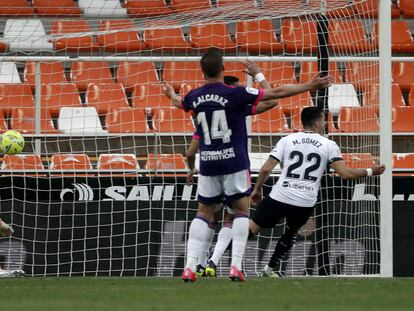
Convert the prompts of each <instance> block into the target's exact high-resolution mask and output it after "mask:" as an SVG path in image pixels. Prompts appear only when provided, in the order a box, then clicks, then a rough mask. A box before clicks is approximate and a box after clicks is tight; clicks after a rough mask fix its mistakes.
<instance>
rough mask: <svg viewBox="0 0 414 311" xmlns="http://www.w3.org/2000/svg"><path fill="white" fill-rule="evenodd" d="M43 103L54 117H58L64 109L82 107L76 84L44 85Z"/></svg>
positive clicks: (42, 91)
mask: <svg viewBox="0 0 414 311" xmlns="http://www.w3.org/2000/svg"><path fill="white" fill-rule="evenodd" d="M41 103H42V108H45V109H48V110H49V112H50V115H51V116H52V117H57V116H58V115H59V111H60V108H62V107H78V108H79V107H82V102H81V99H80V96H79V93H78V89H77V88H76V84H75V83H59V84H42V89H41Z"/></svg>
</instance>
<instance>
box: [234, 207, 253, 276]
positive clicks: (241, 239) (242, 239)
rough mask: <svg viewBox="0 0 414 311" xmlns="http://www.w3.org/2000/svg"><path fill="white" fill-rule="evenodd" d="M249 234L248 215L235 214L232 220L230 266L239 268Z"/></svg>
mask: <svg viewBox="0 0 414 311" xmlns="http://www.w3.org/2000/svg"><path fill="white" fill-rule="evenodd" d="M248 235H249V217H248V216H247V215H246V214H237V215H235V216H234V220H233V249H232V259H231V266H232V267H236V268H237V269H239V270H241V265H242V259H243V255H244V251H245V248H246V242H247V237H248Z"/></svg>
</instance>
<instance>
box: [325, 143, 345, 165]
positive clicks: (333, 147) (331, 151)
mask: <svg viewBox="0 0 414 311" xmlns="http://www.w3.org/2000/svg"><path fill="white" fill-rule="evenodd" d="M341 160H343V158H342V154H341V149H340V148H339V146H338V145H337V143H336V142H334V141H332V140H330V141H329V144H328V164H331V163H333V162H335V161H341Z"/></svg>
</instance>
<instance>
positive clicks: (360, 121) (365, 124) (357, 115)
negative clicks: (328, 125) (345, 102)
mask: <svg viewBox="0 0 414 311" xmlns="http://www.w3.org/2000/svg"><path fill="white" fill-rule="evenodd" d="M338 127H339V130H340V131H341V132H345V133H366V132H378V131H379V125H378V118H377V115H376V113H375V109H373V108H371V107H341V108H340V110H339V116H338Z"/></svg>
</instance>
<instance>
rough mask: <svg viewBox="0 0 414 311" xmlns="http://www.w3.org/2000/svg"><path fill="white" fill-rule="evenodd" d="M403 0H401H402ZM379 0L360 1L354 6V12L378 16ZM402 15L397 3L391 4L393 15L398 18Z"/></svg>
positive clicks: (367, 15)
mask: <svg viewBox="0 0 414 311" xmlns="http://www.w3.org/2000/svg"><path fill="white" fill-rule="evenodd" d="M400 1H401V0H400ZM378 2H379V1H378V0H367V1H363V2H359V3H357V4H354V5H353V6H352V8H353V11H354V13H355V14H356V15H357V16H358V17H375V18H377V17H378V9H379V3H378ZM399 16H400V9H399V8H398V7H397V6H396V5H395V4H392V5H391V17H392V18H396V17H399Z"/></svg>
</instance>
